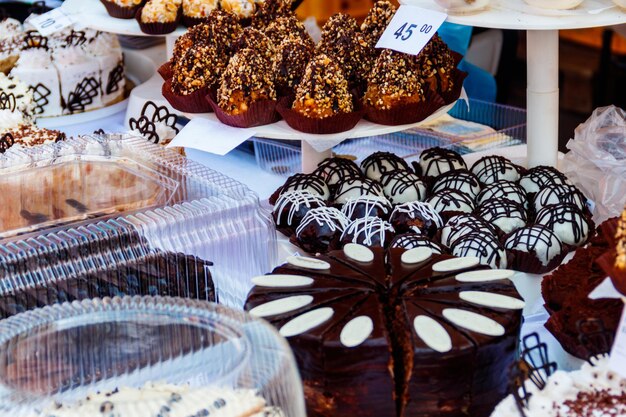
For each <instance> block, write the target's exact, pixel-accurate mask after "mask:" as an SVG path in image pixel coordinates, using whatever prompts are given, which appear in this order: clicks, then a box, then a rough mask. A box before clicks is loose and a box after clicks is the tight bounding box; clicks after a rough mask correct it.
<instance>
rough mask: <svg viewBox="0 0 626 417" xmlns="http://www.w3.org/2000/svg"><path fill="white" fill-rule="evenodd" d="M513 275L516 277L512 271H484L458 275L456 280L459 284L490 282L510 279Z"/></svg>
mask: <svg viewBox="0 0 626 417" xmlns="http://www.w3.org/2000/svg"><path fill="white" fill-rule="evenodd" d="M513 275H515V271H512V270H510V269H483V270H480V271H469V272H463V273H461V274H458V275H457V276H456V280H457V281H459V282H490V281H500V280H503V279H510V278H511V277H513Z"/></svg>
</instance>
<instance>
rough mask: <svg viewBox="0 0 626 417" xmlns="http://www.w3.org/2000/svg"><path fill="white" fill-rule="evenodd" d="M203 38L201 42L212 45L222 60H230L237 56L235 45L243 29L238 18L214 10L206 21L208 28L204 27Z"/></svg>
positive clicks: (222, 11)
mask: <svg viewBox="0 0 626 417" xmlns="http://www.w3.org/2000/svg"><path fill="white" fill-rule="evenodd" d="M201 28H202V34H203V35H199V36H203V37H202V39H201V41H202V42H205V43H211V44H212V45H213V46H214V47H215V48H216V49H217V52H218V54H219V55H220V57H221V58H223V59H225V62H226V63H228V59H230V57H231V56H233V55H234V54H235V43H236V41H237V39H239V37H240V36H241V34H242V33H243V28H242V27H241V25H240V24H239V22H238V20H237V17H235V16H234V15H233V14H231V13H228V12H225V11H224V10H213V11H212V12H211V14H209V17H208V19H207V21H206V26H204V25H202V27H201Z"/></svg>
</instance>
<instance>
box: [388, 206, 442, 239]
mask: <svg viewBox="0 0 626 417" xmlns="http://www.w3.org/2000/svg"><path fill="white" fill-rule="evenodd" d="M389 221H390V222H391V224H392V225H393V227H394V229H396V231H397V232H398V233H409V232H410V233H417V234H423V235H424V236H428V237H433V236H434V235H435V233H437V230H439V229H440V228H441V227H443V220H442V219H441V217H440V216H439V214H438V213H437V212H436V211H435V210H434V209H433V207H432V206H431V205H430V204H428V203H420V202H411V203H404V204H401V205H399V206H396V207H395V208H394V210H393V212H392V213H391V217H390V218H389Z"/></svg>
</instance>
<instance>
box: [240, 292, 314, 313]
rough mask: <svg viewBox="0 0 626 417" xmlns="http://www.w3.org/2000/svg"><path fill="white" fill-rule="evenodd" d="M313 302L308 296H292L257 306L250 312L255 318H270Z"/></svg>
mask: <svg viewBox="0 0 626 417" xmlns="http://www.w3.org/2000/svg"><path fill="white" fill-rule="evenodd" d="M312 302H313V297H311V296H310V295H294V296H292V297H285V298H280V299H278V300H274V301H270V302H267V303H265V304H261V305H258V306H256V307H254V308H253V309H252V310H250V314H252V315H253V316H255V317H270V316H277V315H279V314H284V313H288V312H290V311H294V310H298V309H300V308H302V307H306V306H308V305H309V304H311V303H312Z"/></svg>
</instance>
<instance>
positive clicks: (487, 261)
mask: <svg viewBox="0 0 626 417" xmlns="http://www.w3.org/2000/svg"><path fill="white" fill-rule="evenodd" d="M452 254H453V255H454V256H475V257H476V258H478V259H479V262H480V263H481V265H485V266H488V267H490V268H492V269H504V268H506V266H507V256H506V251H505V250H504V247H503V246H502V244H501V243H500V241H499V240H498V238H497V237H495V236H493V235H489V234H484V233H476V232H474V233H470V234H468V235H465V236H463V237H462V238H461V239H459V240H457V241H456V242H455V243H454V245H453V246H452Z"/></svg>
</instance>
